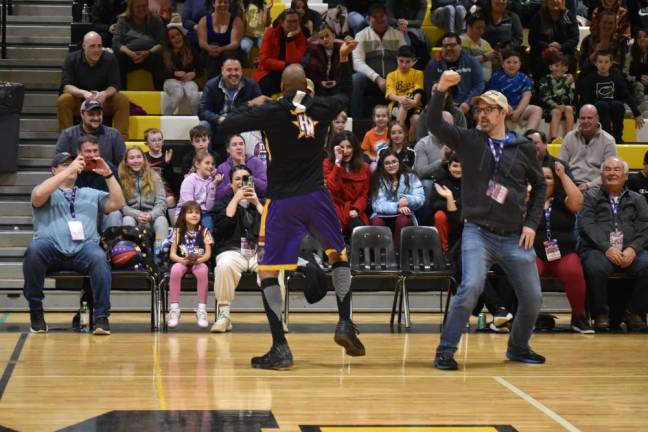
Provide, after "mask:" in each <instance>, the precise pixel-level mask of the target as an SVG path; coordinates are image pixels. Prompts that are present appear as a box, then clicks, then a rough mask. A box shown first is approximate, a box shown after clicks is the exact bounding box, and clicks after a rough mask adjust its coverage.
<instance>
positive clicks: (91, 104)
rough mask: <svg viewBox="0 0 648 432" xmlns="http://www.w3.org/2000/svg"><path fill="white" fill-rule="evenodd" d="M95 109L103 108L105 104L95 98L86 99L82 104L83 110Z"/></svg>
mask: <svg viewBox="0 0 648 432" xmlns="http://www.w3.org/2000/svg"><path fill="white" fill-rule="evenodd" d="M93 109H103V105H102V104H101V102H99V101H98V100H95V99H92V100H91V99H86V100H84V101H83V103H82V104H81V112H85V111H91V110H93Z"/></svg>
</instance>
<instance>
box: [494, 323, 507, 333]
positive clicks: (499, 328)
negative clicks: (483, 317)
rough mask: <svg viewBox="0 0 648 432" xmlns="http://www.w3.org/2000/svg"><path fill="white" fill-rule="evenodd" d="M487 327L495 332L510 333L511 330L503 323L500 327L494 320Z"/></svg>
mask: <svg viewBox="0 0 648 432" xmlns="http://www.w3.org/2000/svg"><path fill="white" fill-rule="evenodd" d="M488 328H489V329H490V330H491V331H492V332H495V333H511V330H510V329H509V328H508V325H506V324H504V325H503V326H501V327H497V326H496V325H495V323H494V322H492V323H490V324H488Z"/></svg>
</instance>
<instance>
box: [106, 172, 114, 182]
mask: <svg viewBox="0 0 648 432" xmlns="http://www.w3.org/2000/svg"><path fill="white" fill-rule="evenodd" d="M114 176H115V174H113V173H110V174H108V175H107V176H104V178H105V179H106V180H108V179H109V178H111V177H114Z"/></svg>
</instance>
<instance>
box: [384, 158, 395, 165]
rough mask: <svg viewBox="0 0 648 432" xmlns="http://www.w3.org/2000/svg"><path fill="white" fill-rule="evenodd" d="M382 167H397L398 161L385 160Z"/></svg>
mask: <svg viewBox="0 0 648 432" xmlns="http://www.w3.org/2000/svg"><path fill="white" fill-rule="evenodd" d="M383 165H385V166H392V165H398V159H396V160H386V161H384V162H383Z"/></svg>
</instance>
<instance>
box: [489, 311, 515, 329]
mask: <svg viewBox="0 0 648 432" xmlns="http://www.w3.org/2000/svg"><path fill="white" fill-rule="evenodd" d="M512 319H513V314H512V313H511V312H509V311H508V310H507V309H506V308H499V309H498V310H497V312H495V314H494V315H493V324H495V327H502V326H505V325H506V324H508V323H509V321H511V320H512Z"/></svg>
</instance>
